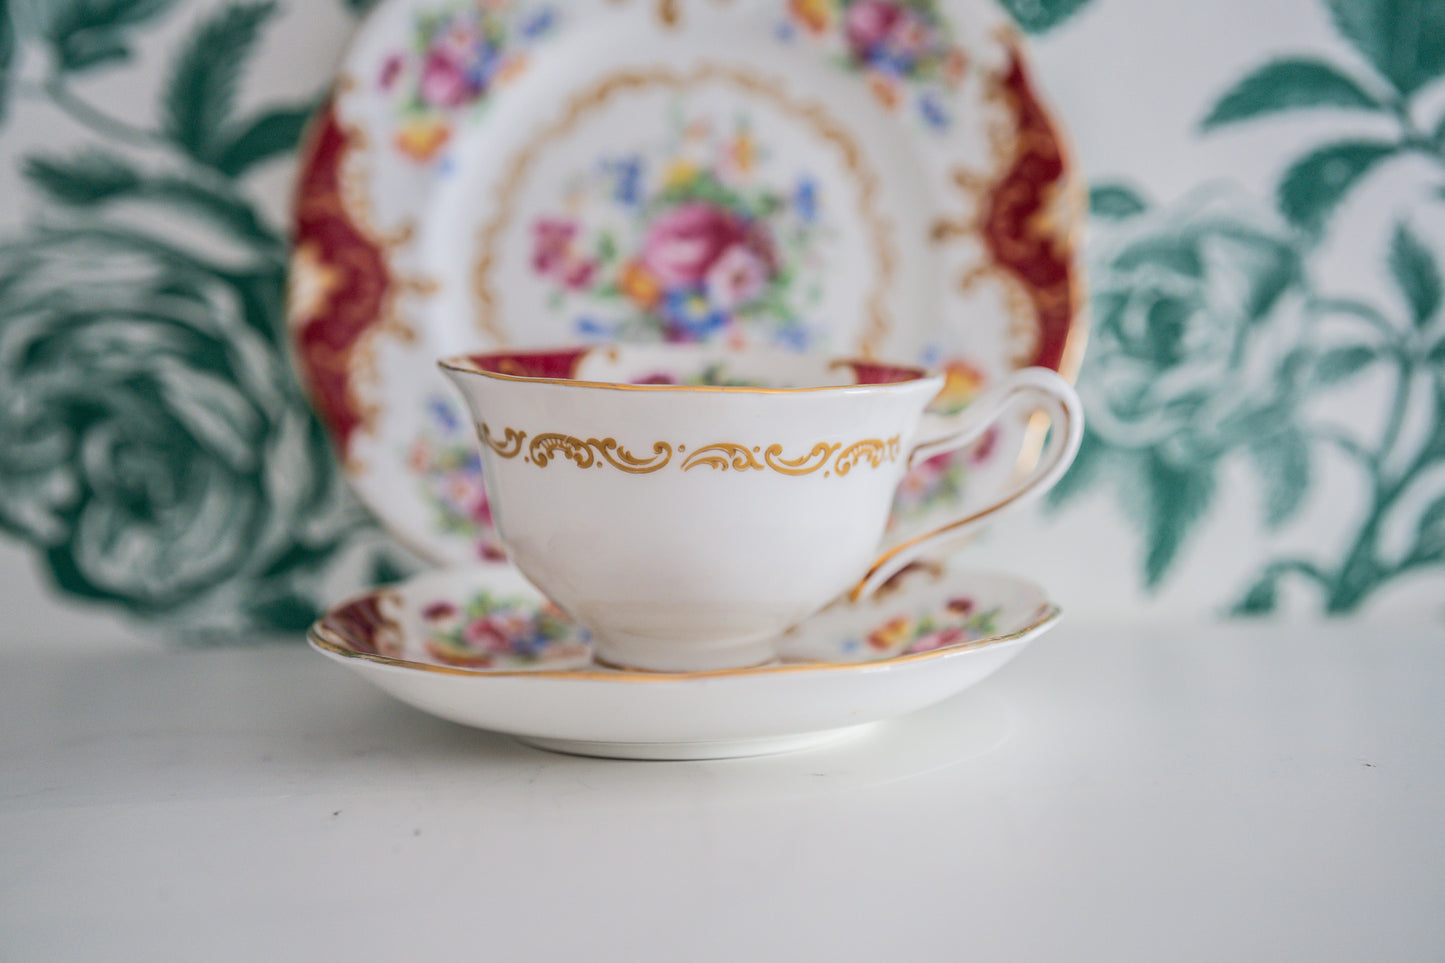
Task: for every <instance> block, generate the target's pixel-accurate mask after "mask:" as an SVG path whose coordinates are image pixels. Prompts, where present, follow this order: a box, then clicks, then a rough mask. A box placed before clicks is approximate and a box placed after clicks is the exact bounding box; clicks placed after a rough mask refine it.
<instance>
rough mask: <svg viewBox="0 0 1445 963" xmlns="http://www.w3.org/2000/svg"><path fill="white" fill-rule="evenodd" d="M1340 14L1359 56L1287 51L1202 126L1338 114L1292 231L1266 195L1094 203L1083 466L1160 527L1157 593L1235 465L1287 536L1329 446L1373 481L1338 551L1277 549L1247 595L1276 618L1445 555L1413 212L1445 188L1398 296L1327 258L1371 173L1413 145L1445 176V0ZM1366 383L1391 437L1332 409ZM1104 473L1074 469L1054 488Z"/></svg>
mask: <svg viewBox="0 0 1445 963" xmlns="http://www.w3.org/2000/svg"><path fill="white" fill-rule="evenodd" d="M1322 12H1323V14H1324V15H1325V16H1327V17H1328V19H1329V22H1330V23H1332V24H1333V26H1334V27H1335V29H1336V30H1337V32H1338V35H1339V38H1340V40H1341V41H1342V42H1343V43H1345V44H1347V45H1349V46H1350V47H1353V48H1354V52H1355V54H1357V57H1356V58H1350V57H1346V56H1341V57H1334V56H1327V55H1324V54H1320V55H1313V54H1311V55H1297V56H1290V57H1282V58H1278V59H1274V60H1271V61H1268V62H1266V63H1264V64H1262V65H1260V66H1258V67H1255V68H1254V69H1252V70H1250V71H1249V72H1247V73H1246V74H1245V76H1243V77H1242V78H1241V79H1240V80H1238V81H1237V82H1235V83H1234V84H1233V85H1232V86H1230V87H1228V88H1227V89H1226V90H1225V91H1224V92H1223V93H1222V94H1221V95H1219V96H1218V97H1217V98H1216V100H1215V101H1214V103H1213V105H1212V106H1211V107H1210V108H1209V109H1208V110H1207V111H1206V112H1205V113H1204V115H1203V120H1202V121H1201V124H1200V128H1201V131H1202V132H1204V133H1207V134H1210V135H1212V136H1225V135H1226V132H1229V136H1235V137H1239V136H1242V135H1243V134H1244V133H1246V132H1247V131H1248V130H1252V129H1254V128H1256V127H1258V126H1259V125H1260V124H1262V123H1263V122H1264V121H1266V120H1268V119H1270V118H1274V117H1283V116H1287V115H1291V114H1295V113H1298V112H1300V111H1303V110H1309V111H1311V112H1313V113H1314V114H1315V115H1316V116H1318V117H1320V118H1325V117H1329V118H1332V121H1331V122H1332V123H1334V124H1335V125H1336V126H1335V128H1334V131H1333V133H1332V134H1331V135H1329V136H1327V137H1325V138H1324V139H1323V140H1322V141H1321V142H1316V143H1314V144H1312V145H1309V146H1307V147H1305V149H1304V150H1303V152H1302V153H1299V154H1297V155H1295V156H1293V157H1290V158H1285V159H1284V163H1283V165H1282V167H1281V170H1282V172H1283V173H1282V174H1281V176H1280V178H1279V180H1278V182H1277V184H1276V185H1275V188H1274V196H1275V203H1276V206H1277V208H1278V211H1279V213H1280V214H1281V215H1283V218H1284V222H1283V223H1281V224H1276V225H1274V226H1270V219H1269V217H1268V214H1267V212H1264V211H1261V210H1259V209H1258V205H1256V204H1253V203H1252V202H1251V201H1250V200H1249V199H1248V198H1247V197H1245V198H1236V199H1235V200H1236V202H1235V203H1234V204H1232V205H1222V206H1221V205H1219V204H1217V203H1215V200H1216V199H1210V200H1209V201H1207V202H1205V203H1201V202H1200V200H1199V199H1198V198H1188V199H1186V200H1185V201H1184V202H1181V203H1177V204H1174V205H1166V206H1164V207H1163V208H1162V209H1161V208H1160V207H1159V206H1157V205H1152V204H1146V203H1145V202H1144V201H1143V200H1142V195H1141V194H1140V193H1139V192H1137V191H1135V190H1131V189H1130V188H1128V187H1127V185H1122V184H1121V183H1119V182H1108V183H1107V184H1104V185H1101V186H1100V187H1097V188H1096V189H1095V191H1094V192H1093V195H1092V198H1091V204H1092V210H1093V211H1094V213H1095V214H1096V224H1097V226H1098V227H1099V228H1100V232H1101V234H1102V235H1103V241H1102V243H1100V244H1099V245H1098V246H1097V249H1098V251H1099V253H1098V255H1096V257H1095V259H1094V264H1093V283H1094V285H1095V293H1094V298H1093V301H1094V317H1095V324H1096V328H1095V333H1094V336H1093V341H1092V343H1091V345H1090V352H1091V353H1090V356H1089V358H1088V359H1087V360H1086V366H1085V371H1084V374H1083V378H1082V382H1081V390H1082V392H1083V393H1084V395H1085V398H1086V402H1087V405H1088V414H1089V416H1090V424H1089V427H1088V432H1089V435H1090V443H1089V444H1086V446H1085V451H1086V452H1088V455H1087V458H1086V459H1085V460H1084V461H1082V462H1081V464H1080V465H1079V467H1078V469H1076V471H1078V472H1083V473H1085V475H1086V477H1087V478H1089V479H1092V480H1093V483H1094V484H1105V483H1109V482H1112V483H1113V484H1114V486H1115V487H1116V490H1117V491H1118V493H1119V495H1120V501H1121V505H1122V507H1123V508H1124V509H1125V511H1126V512H1127V513H1129V514H1132V515H1133V516H1134V517H1135V518H1136V520H1137V521H1139V523H1140V530H1141V532H1142V534H1143V537H1144V550H1143V552H1142V555H1141V565H1140V569H1141V581H1142V582H1143V584H1144V585H1145V587H1147V588H1149V589H1158V588H1159V587H1160V586H1162V585H1163V584H1164V583H1165V581H1166V580H1167V578H1168V577H1169V575H1170V573H1171V571H1172V570H1173V569H1174V568H1175V566H1176V565H1177V563H1178V561H1179V560H1180V559H1181V558H1183V557H1184V556H1185V555H1186V554H1187V553H1188V551H1189V545H1188V540H1189V537H1190V535H1191V533H1193V532H1194V531H1195V529H1196V528H1197V527H1198V526H1199V525H1200V523H1201V521H1202V520H1203V519H1204V518H1205V516H1206V515H1207V513H1208V512H1209V510H1210V509H1211V507H1212V495H1213V491H1214V487H1215V484H1216V480H1217V479H1219V478H1220V477H1221V476H1222V475H1223V473H1224V472H1226V471H1227V470H1229V469H1230V466H1231V465H1235V464H1239V465H1246V466H1250V467H1251V468H1252V470H1253V473H1254V475H1255V477H1256V479H1257V482H1258V486H1259V495H1260V505H1261V520H1262V522H1263V526H1264V530H1265V531H1266V532H1272V531H1275V530H1283V529H1285V528H1286V527H1287V526H1288V525H1289V524H1290V523H1291V522H1292V521H1293V520H1295V519H1298V518H1299V517H1301V516H1302V515H1303V514H1304V511H1305V508H1306V507H1307V506H1308V505H1309V503H1310V497H1311V494H1312V492H1311V488H1312V482H1313V481H1314V479H1315V478H1316V476H1317V475H1318V473H1319V471H1320V466H1321V465H1323V464H1326V463H1327V462H1326V459H1329V461H1328V464H1330V465H1331V466H1333V467H1332V471H1336V472H1338V471H1340V470H1341V469H1340V467H1339V466H1340V465H1341V459H1343V463H1344V464H1345V465H1347V466H1348V468H1347V469H1345V470H1348V471H1350V472H1353V473H1354V474H1355V475H1356V476H1357V477H1358V478H1359V479H1360V480H1361V481H1362V482H1363V484H1362V485H1361V489H1362V490H1363V491H1365V492H1367V493H1368V494H1367V495H1366V496H1365V499H1366V501H1365V504H1364V505H1363V506H1362V507H1361V508H1360V510H1359V512H1358V514H1357V515H1355V516H1354V517H1353V518H1348V519H1345V520H1344V524H1345V525H1346V526H1347V529H1346V531H1344V532H1343V533H1341V537H1340V539H1339V543H1338V544H1339V545H1340V546H1342V547H1341V548H1340V550H1339V553H1338V554H1337V555H1335V556H1333V557H1330V556H1328V555H1324V556H1321V557H1308V556H1304V555H1282V556H1281V557H1277V558H1275V559H1273V560H1270V561H1267V562H1266V563H1265V564H1264V565H1263V566H1262V567H1261V568H1260V569H1259V570H1258V571H1256V572H1254V573H1253V574H1251V575H1249V576H1248V577H1247V580H1246V581H1245V583H1244V584H1243V585H1242V586H1241V587H1240V589H1239V594H1238V595H1237V596H1236V601H1235V602H1234V604H1233V607H1232V609H1231V611H1232V612H1233V613H1234V614H1236V615H1260V614H1265V613H1268V612H1271V611H1273V610H1274V609H1275V608H1276V607H1277V606H1278V605H1279V604H1280V603H1281V598H1282V592H1281V590H1282V587H1283V586H1284V585H1285V584H1286V583H1297V584H1303V585H1305V586H1307V587H1309V588H1311V589H1313V591H1315V592H1316V593H1317V597H1318V599H1319V600H1320V607H1321V609H1322V610H1323V611H1325V612H1328V613H1332V614H1341V613H1347V612H1352V611H1355V610H1357V609H1359V608H1360V607H1361V606H1362V605H1364V604H1365V603H1366V602H1367V601H1368V600H1369V599H1371V598H1372V597H1374V596H1375V595H1376V593H1377V592H1379V590H1380V589H1382V588H1383V587H1385V586H1386V585H1389V584H1391V583H1392V582H1393V581H1395V580H1397V579H1401V578H1404V577H1406V576H1410V575H1415V574H1417V573H1419V572H1421V571H1422V570H1428V569H1432V568H1433V569H1434V571H1435V574H1436V576H1437V577H1438V575H1439V574H1440V569H1441V568H1442V567H1445V544H1442V542H1445V535H1442V527H1445V523H1442V519H1445V493H1442V488H1445V474H1442V469H1445V330H1442V329H1445V325H1442V323H1441V314H1442V312H1441V302H1442V279H1441V266H1440V256H1439V253H1438V252H1437V251H1436V250H1435V249H1433V248H1432V246H1431V243H1430V242H1429V241H1427V240H1426V239H1425V238H1426V235H1425V234H1423V233H1422V232H1421V231H1419V230H1417V229H1416V227H1415V225H1414V224H1412V223H1411V219H1412V218H1425V217H1430V218H1433V219H1434V223H1435V224H1439V223H1440V221H1439V218H1440V216H1441V206H1442V204H1445V194H1442V193H1440V192H1439V191H1438V190H1431V191H1429V192H1428V193H1426V194H1424V195H1423V196H1421V197H1420V198H1419V199H1418V202H1417V204H1416V205H1415V208H1414V209H1413V210H1411V211H1409V212H1408V213H1402V214H1401V215H1399V218H1398V220H1397V222H1396V223H1395V225H1394V228H1393V232H1392V233H1391V235H1390V236H1389V238H1388V240H1387V242H1386V244H1385V245H1384V246H1383V248H1382V249H1381V250H1380V251H1379V254H1378V261H1377V263H1378V264H1379V266H1380V268H1381V271H1380V274H1381V277H1382V278H1383V279H1384V280H1385V281H1386V282H1387V287H1386V289H1385V290H1384V291H1382V292H1381V293H1382V295H1383V296H1382V297H1381V298H1380V299H1379V300H1378V301H1374V300H1365V299H1361V298H1359V297H1357V296H1353V295H1351V296H1338V295H1335V294H1333V293H1331V285H1332V283H1333V280H1334V279H1333V278H1332V277H1331V275H1330V272H1329V271H1327V270H1324V269H1321V268H1320V267H1318V266H1317V259H1318V257H1319V256H1320V255H1319V252H1321V251H1324V250H1326V249H1327V248H1328V247H1329V245H1330V242H1331V241H1333V240H1335V237H1334V235H1335V233H1336V232H1337V230H1338V229H1337V227H1336V221H1337V219H1338V218H1339V217H1340V211H1341V210H1342V208H1344V206H1345V205H1346V204H1347V203H1348V202H1349V201H1350V199H1351V198H1352V197H1353V196H1355V195H1356V193H1357V192H1358V191H1359V190H1360V189H1361V186H1362V185H1363V184H1365V183H1366V182H1367V181H1370V180H1372V179H1375V178H1386V177H1392V176H1396V171H1397V170H1401V169H1403V165H1402V166H1401V167H1397V166H1396V165H1395V164H1394V162H1395V161H1396V160H1397V159H1400V158H1403V157H1406V156H1411V157H1414V158H1417V159H1423V160H1424V162H1425V164H1426V166H1427V167H1429V168H1430V169H1433V170H1434V171H1435V173H1436V176H1437V177H1438V176H1439V175H1440V174H1441V173H1445V149H1442V141H1445V116H1440V117H1437V118H1436V119H1435V120H1434V122H1433V123H1432V124H1427V125H1426V126H1425V127H1424V128H1422V127H1421V126H1419V124H1420V122H1421V120H1420V119H1421V117H1422V116H1427V115H1429V113H1430V112H1431V111H1437V112H1440V111H1441V108H1440V106H1439V98H1438V97H1434V98H1431V97H1428V96H1421V95H1422V92H1423V91H1425V90H1426V89H1427V88H1429V87H1430V85H1431V84H1432V83H1434V82H1435V81H1438V80H1440V79H1441V78H1442V77H1445V4H1440V3H1439V2H1432V0H1418V2H1417V0H1328V2H1327V9H1325V10H1324V11H1322ZM1361 63H1362V64H1363V66H1362V65H1361ZM1330 112H1332V113H1330ZM1246 121H1249V122H1252V123H1251V126H1250V127H1248V128H1246V127H1244V126H1243V122H1246ZM1427 131H1428V133H1427ZM1417 169H1418V168H1417ZM1421 223H1424V222H1423V221H1421ZM1362 384H1368V385H1370V386H1372V388H1371V390H1372V391H1375V392H1376V396H1377V397H1380V398H1381V399H1382V403H1383V410H1382V411H1381V413H1380V416H1381V424H1382V427H1380V428H1379V430H1378V431H1376V432H1362V431H1360V430H1359V429H1358V428H1355V427H1350V426H1349V425H1348V424H1347V423H1346V421H1342V420H1340V419H1339V418H1338V417H1333V416H1329V415H1325V414H1322V412H1324V411H1327V410H1330V409H1329V408H1328V407H1321V404H1320V403H1321V402H1324V401H1327V400H1329V399H1332V398H1336V397H1339V396H1340V393H1342V392H1349V391H1355V390H1357V387H1358V386H1359V385H1362ZM1381 388H1382V389H1383V391H1377V390H1376V389H1381ZM1101 466H1102V467H1101ZM1084 487H1086V486H1085V484H1083V483H1080V482H1075V481H1072V480H1070V481H1069V482H1067V483H1066V485H1065V486H1062V488H1061V491H1062V493H1063V494H1061V495H1058V496H1056V497H1055V499H1054V502H1055V503H1056V504H1057V503H1062V502H1063V501H1065V500H1067V499H1070V498H1072V497H1074V494H1075V493H1076V492H1077V491H1079V490H1080V489H1083V488H1084ZM1421 506H1423V508H1422V507H1421ZM1411 511H1414V512H1415V513H1416V514H1415V515H1414V516H1413V519H1414V521H1413V525H1412V526H1409V527H1408V528H1407V531H1409V532H1410V533H1411V534H1410V535H1409V537H1407V538H1406V539H1405V544H1404V545H1403V547H1402V546H1401V545H1400V544H1399V539H1400V536H1399V535H1398V534H1397V535H1396V536H1395V541H1394V542H1393V543H1392V542H1391V541H1390V540H1389V539H1387V538H1386V536H1385V529H1386V519H1390V520H1391V522H1390V524H1391V525H1393V526H1400V525H1402V524H1407V523H1408V522H1409V520H1410V519H1411V517H1412V516H1411V515H1410V512H1411Z"/></svg>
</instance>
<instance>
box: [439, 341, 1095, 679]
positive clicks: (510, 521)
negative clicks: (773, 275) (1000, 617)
mask: <svg viewBox="0 0 1445 963" xmlns="http://www.w3.org/2000/svg"><path fill="white" fill-rule="evenodd" d="M440 364H441V366H442V369H443V370H444V371H445V373H446V374H447V375H448V376H449V377H450V378H451V379H452V380H453V381H454V382H455V383H456V384H457V386H458V387H459V388H460V389H461V392H462V394H463V395H464V396H465V398H466V402H467V405H468V407H469V409H470V411H471V414H472V417H473V419H474V420H475V422H476V425H477V434H478V436H479V438H480V439H481V443H482V444H481V451H482V470H483V475H484V478H485V482H486V486H487V495H488V497H489V499H490V501H491V508H492V513H493V518H494V520H495V522H496V526H497V532H498V534H499V535H500V537H501V539H502V542H503V544H504V545H505V546H506V548H507V551H508V552H509V554H510V557H511V560H512V561H513V562H514V563H515V564H516V566H517V567H518V568H519V569H520V570H521V571H522V573H523V574H524V575H526V576H527V578H528V579H530V580H531V581H532V582H533V583H535V584H536V585H537V587H538V588H540V589H541V590H542V591H543V592H545V593H546V594H547V595H548V596H549V597H550V598H551V599H552V600H553V601H554V602H556V603H557V605H559V606H560V607H561V608H563V609H565V610H566V611H567V612H568V613H569V614H571V615H572V616H573V617H574V618H575V619H577V620H578V621H579V622H581V623H582V624H583V625H585V626H587V627H588V628H589V629H591V630H592V632H593V634H594V636H595V642H596V653H597V656H598V658H599V659H601V660H603V661H605V662H609V663H612V664H615V665H621V666H626V667H630V668H637V669H647V670H656V671H702V670H709V669H724V668H737V667H742V666H747V665H753V664H758V663H763V662H767V661H769V660H771V659H772V658H773V657H774V652H773V647H772V640H773V639H774V637H776V636H777V635H778V634H779V633H781V632H782V631H783V630H785V629H787V628H789V627H790V626H793V625H795V624H797V623H799V622H801V621H802V620H804V619H805V618H807V617H808V616H809V615H812V614H813V613H814V612H817V611H818V610H819V609H821V608H823V607H824V606H825V605H826V604H827V603H828V602H830V601H831V600H833V599H834V598H836V597H837V596H839V595H840V594H841V593H843V592H849V591H851V594H852V595H853V597H855V598H857V597H861V596H864V595H867V594H869V593H871V592H872V591H873V590H874V589H876V588H877V587H878V586H879V585H881V584H883V583H884V582H885V581H887V579H888V578H889V577H890V576H892V575H893V574H895V573H897V572H898V571H899V570H900V569H902V568H903V567H905V566H906V565H908V564H909V563H910V562H912V561H914V560H915V559H917V558H919V557H920V556H922V555H925V554H927V553H928V552H930V551H932V550H935V549H937V548H938V547H939V545H940V543H941V542H944V541H946V540H951V539H953V538H955V537H957V536H959V535H961V534H963V533H964V532H966V531H967V530H969V529H971V528H972V527H973V526H975V525H977V524H978V523H979V522H981V521H982V520H983V519H985V518H987V517H990V516H992V515H994V514H995V513H997V512H998V511H1000V510H1002V509H1004V508H1007V507H1013V506H1018V505H1021V504H1023V503H1024V502H1026V501H1028V500H1030V499H1032V498H1035V497H1037V496H1038V495H1040V494H1042V493H1043V492H1045V491H1046V490H1047V489H1048V488H1050V487H1051V486H1052V485H1053V484H1054V483H1055V482H1057V481H1058V479H1059V477H1060V476H1061V475H1062V474H1063V472H1064V470H1065V469H1066V468H1067V467H1068V465H1069V462H1070V461H1071V460H1072V459H1073V457H1074V454H1075V452H1076V451H1077V450H1078V445H1079V440H1080V437H1081V435H1082V431H1083V414H1082V411H1081V406H1080V403H1079V400H1078V396H1077V395H1076V394H1075V393H1074V391H1073V389H1072V388H1071V387H1070V386H1069V384H1068V383H1067V382H1066V381H1064V380H1063V379H1062V378H1060V377H1059V376H1058V375H1057V374H1055V373H1054V372H1052V371H1047V370H1043V369H1025V370H1022V371H1017V372H1014V373H1013V374H1011V375H1008V376H1007V377H1005V378H1003V379H1001V380H1000V381H999V382H998V383H997V384H996V385H995V386H993V387H992V388H991V389H990V390H989V391H987V392H985V393H984V394H983V395H982V396H980V397H979V398H978V399H976V400H974V401H973V403H972V404H970V405H969V407H968V408H967V409H965V410H964V411H963V412H961V413H959V414H957V415H950V416H935V415H932V414H930V415H928V416H927V417H925V408H927V406H928V404H929V402H930V401H931V400H932V399H933V398H934V396H935V395H936V394H937V393H938V391H939V389H940V388H941V387H942V385H943V380H944V379H943V377H942V376H941V375H938V374H930V373H929V372H927V371H925V370H924V369H922V368H917V367H913V366H909V365H902V364H890V363H885V362H879V361H873V360H862V359H828V358H823V357H818V356H815V355H807V354H799V353H797V352H792V351H784V350H762V349H747V350H734V349H729V348H726V347H724V346H721V345H640V344H639V345H631V344H629V345H609V346H601V347H592V348H570V349H561V350H528V351H521V350H519V351H501V352H494V353H488V354H472V355H464V356H458V357H451V358H445V359H442V361H441V362H440ZM1016 402H1024V403H1027V404H1028V405H1030V406H1032V407H1034V408H1036V409H1042V410H1044V411H1045V412H1047V414H1048V416H1049V418H1050V422H1051V425H1052V428H1053V430H1052V431H1051V432H1050V434H1049V441H1048V444H1047V445H1046V446H1045V450H1044V452H1043V454H1042V456H1041V457H1040V458H1039V460H1038V462H1037V463H1036V464H1035V466H1034V468H1033V469H1032V471H1031V472H1030V473H1029V474H1028V476H1027V477H1026V478H1025V479H1024V480H1023V481H1022V482H1021V483H1019V484H1018V485H1016V486H1015V487H1013V489H1012V490H1010V491H1008V492H1005V493H1004V494H1003V495H1001V496H1000V497H998V498H997V499H996V500H994V501H993V502H992V503H991V504H989V505H987V506H986V507H984V508H982V509H980V510H977V511H974V512H971V513H970V514H968V515H966V516H964V517H960V518H957V519H954V520H953V521H952V522H950V523H948V524H945V525H943V526H942V527H940V528H938V529H935V530H933V531H931V532H928V533H926V534H924V535H921V536H918V537H916V538H913V539H911V540H909V541H908V542H906V543H904V544H901V545H896V546H893V547H891V548H889V549H886V550H880V547H879V546H880V542H881V540H882V538H883V534H884V529H885V527H886V525H887V522H888V517H889V512H890V508H891V505H892V502H893V496H894V492H895V490H896V489H897V487H898V485H899V483H900V482H901V481H902V479H903V476H904V473H905V471H906V470H907V468H908V466H909V465H910V464H912V463H916V462H918V461H920V460H923V459H927V458H930V457H932V456H934V455H937V454H939V453H941V452H944V451H948V450H951V449H955V448H962V447H965V446H967V445H968V444H970V443H971V442H973V441H975V440H977V439H978V438H979V437H980V436H981V435H982V434H983V433H984V432H985V431H986V430H987V429H988V428H989V426H990V425H992V424H993V423H994V422H995V421H997V420H998V419H999V418H1000V417H1001V416H1002V415H1003V414H1004V413H1005V412H1007V411H1009V410H1010V409H1011V408H1012V406H1013V405H1014V404H1015V403H1016Z"/></svg>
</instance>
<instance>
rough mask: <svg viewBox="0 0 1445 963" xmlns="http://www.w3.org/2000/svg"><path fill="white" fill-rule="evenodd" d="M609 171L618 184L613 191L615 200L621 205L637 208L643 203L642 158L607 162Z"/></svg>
mask: <svg viewBox="0 0 1445 963" xmlns="http://www.w3.org/2000/svg"><path fill="white" fill-rule="evenodd" d="M603 166H604V169H606V170H608V171H609V172H610V173H611V174H612V175H613V176H614V177H615V178H616V182H615V184H614V186H613V189H612V196H613V199H615V200H616V201H617V203H619V204H625V205H626V206H628V207H636V206H637V205H638V204H639V203H641V201H642V158H641V157H639V156H638V155H636V154H632V155H630V156H627V157H622V158H619V159H617V160H611V161H606V162H604V164H603Z"/></svg>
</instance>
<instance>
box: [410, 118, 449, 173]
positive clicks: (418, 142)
mask: <svg viewBox="0 0 1445 963" xmlns="http://www.w3.org/2000/svg"><path fill="white" fill-rule="evenodd" d="M451 136H452V132H451V128H449V127H447V125H446V124H445V123H444V122H442V121H440V120H437V119H435V118H426V119H420V120H413V121H410V122H408V123H407V124H406V126H404V127H402V128H401V130H399V131H397V132H396V149H397V150H399V151H401V152H402V153H403V154H405V155H406V156H407V157H410V158H411V159H412V160H414V161H418V162H424V161H429V160H431V159H432V158H433V157H435V156H436V153H437V151H439V150H441V149H442V146H443V145H445V144H446V142H447V141H448V140H450V139H451Z"/></svg>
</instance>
